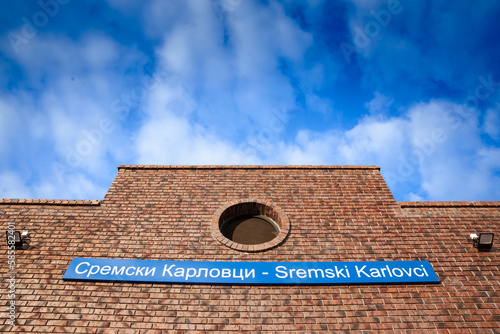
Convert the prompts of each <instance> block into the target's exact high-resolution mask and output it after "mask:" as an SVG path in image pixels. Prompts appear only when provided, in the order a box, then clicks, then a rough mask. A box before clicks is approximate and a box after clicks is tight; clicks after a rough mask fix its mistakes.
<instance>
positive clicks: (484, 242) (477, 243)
mask: <svg viewBox="0 0 500 334" xmlns="http://www.w3.org/2000/svg"><path fill="white" fill-rule="evenodd" d="M494 236H495V234H494V233H479V236H478V235H477V234H475V233H472V234H471V235H470V238H471V239H472V241H473V242H474V247H476V248H477V250H478V251H481V252H484V251H487V250H490V249H491V247H493V237H494Z"/></svg>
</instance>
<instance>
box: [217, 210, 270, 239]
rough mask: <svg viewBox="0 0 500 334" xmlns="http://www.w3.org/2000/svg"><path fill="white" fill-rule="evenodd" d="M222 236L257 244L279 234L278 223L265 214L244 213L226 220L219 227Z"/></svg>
mask: <svg viewBox="0 0 500 334" xmlns="http://www.w3.org/2000/svg"><path fill="white" fill-rule="evenodd" d="M220 231H221V233H222V235H223V236H225V237H226V238H228V239H229V240H231V241H234V242H237V243H239V244H243V245H258V244H262V243H265V242H268V241H271V240H273V239H274V238H276V236H277V235H278V234H279V232H280V231H279V227H278V225H277V224H276V223H275V222H274V221H273V220H272V219H271V218H268V217H266V216H262V215H259V216H256V215H245V216H239V217H235V218H233V219H230V220H229V221H227V222H226V223H225V224H224V225H222V226H221V229H220Z"/></svg>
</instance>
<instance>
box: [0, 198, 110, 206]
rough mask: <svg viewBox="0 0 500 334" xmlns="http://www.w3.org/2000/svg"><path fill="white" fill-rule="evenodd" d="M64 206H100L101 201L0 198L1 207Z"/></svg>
mask: <svg viewBox="0 0 500 334" xmlns="http://www.w3.org/2000/svg"><path fill="white" fill-rule="evenodd" d="M2 204H6V205H62V206H99V205H101V201H100V200H94V199H92V200H67V199H10V198H0V205H2Z"/></svg>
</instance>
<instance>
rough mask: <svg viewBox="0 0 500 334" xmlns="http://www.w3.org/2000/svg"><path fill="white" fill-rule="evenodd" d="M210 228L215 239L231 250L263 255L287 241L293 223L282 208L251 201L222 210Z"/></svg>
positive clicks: (235, 203)
mask: <svg viewBox="0 0 500 334" xmlns="http://www.w3.org/2000/svg"><path fill="white" fill-rule="evenodd" d="M210 228H211V231H212V235H213V237H214V238H215V239H216V240H217V241H219V242H220V243H222V244H224V245H226V246H227V247H229V248H232V249H234V250H237V251H243V252H261V251H265V250H268V249H272V248H274V247H276V246H278V245H279V244H281V243H282V242H283V241H285V239H286V237H287V235H288V233H289V232H290V221H289V219H288V216H287V215H286V213H285V212H283V210H282V209H281V208H280V207H278V206H276V205H273V204H271V203H269V202H264V201H260V200H256V199H252V198H248V199H245V200H234V201H231V202H229V203H226V204H225V205H224V206H222V207H221V208H219V209H218V210H217V211H216V212H215V214H214V215H213V218H212V220H211V223H210Z"/></svg>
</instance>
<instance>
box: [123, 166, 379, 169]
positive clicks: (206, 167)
mask: <svg viewBox="0 0 500 334" xmlns="http://www.w3.org/2000/svg"><path fill="white" fill-rule="evenodd" d="M123 169H129V170H130V169H155V170H159V169H367V170H380V167H379V166H341V165H332V166H328V165H316V166H315V165H121V166H118V170H123Z"/></svg>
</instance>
